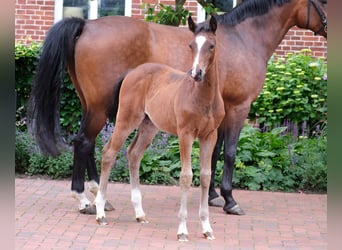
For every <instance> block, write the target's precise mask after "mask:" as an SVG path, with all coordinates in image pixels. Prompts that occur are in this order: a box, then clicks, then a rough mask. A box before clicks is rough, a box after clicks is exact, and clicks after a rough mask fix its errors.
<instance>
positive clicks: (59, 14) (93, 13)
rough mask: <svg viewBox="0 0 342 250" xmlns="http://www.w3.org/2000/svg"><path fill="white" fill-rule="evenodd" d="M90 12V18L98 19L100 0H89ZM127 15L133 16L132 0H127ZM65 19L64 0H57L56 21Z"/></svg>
mask: <svg viewBox="0 0 342 250" xmlns="http://www.w3.org/2000/svg"><path fill="white" fill-rule="evenodd" d="M89 1H90V4H89V12H88V16H89V18H88V19H96V18H97V17H98V16H97V13H98V1H97V0H89ZM125 16H132V0H125ZM62 19H63V0H55V13H54V22H55V23H57V22H58V21H60V20H62Z"/></svg>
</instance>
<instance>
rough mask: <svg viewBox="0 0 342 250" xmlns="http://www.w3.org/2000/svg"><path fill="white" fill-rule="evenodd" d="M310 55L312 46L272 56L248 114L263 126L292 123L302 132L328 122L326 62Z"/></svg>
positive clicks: (312, 129) (312, 130)
mask: <svg viewBox="0 0 342 250" xmlns="http://www.w3.org/2000/svg"><path fill="white" fill-rule="evenodd" d="M310 55H311V53H310V50H308V49H303V50H302V51H299V52H298V53H294V54H292V53H288V54H287V56H286V57H285V58H284V57H279V56H277V55H274V56H273V57H272V58H271V60H270V61H269V63H268V67H267V73H266V80H265V85H264V87H263V90H262V92H261V93H260V95H259V97H258V98H257V100H256V101H255V102H254V103H253V104H252V106H251V111H250V114H249V116H250V118H252V119H257V122H258V123H259V124H261V127H264V126H265V127H267V128H270V129H272V128H274V127H276V126H288V127H290V126H289V123H292V124H293V125H295V126H296V128H297V129H298V133H299V134H303V135H307V134H312V133H313V132H314V131H315V130H316V129H317V128H316V127H317V126H318V127H319V129H321V128H322V127H323V126H326V121H327V75H326V74H327V64H326V62H325V61H324V59H323V58H312V57H311V56H310ZM293 125H292V126H293Z"/></svg>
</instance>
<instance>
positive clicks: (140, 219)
mask: <svg viewBox="0 0 342 250" xmlns="http://www.w3.org/2000/svg"><path fill="white" fill-rule="evenodd" d="M135 219H136V220H137V222H139V223H141V224H145V223H146V224H147V223H148V220H146V218H145V217H139V218H135Z"/></svg>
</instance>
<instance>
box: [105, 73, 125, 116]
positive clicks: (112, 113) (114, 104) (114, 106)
mask: <svg viewBox="0 0 342 250" xmlns="http://www.w3.org/2000/svg"><path fill="white" fill-rule="evenodd" d="M130 71H131V69H129V70H127V71H126V72H125V73H124V74H123V75H122V76H121V77H120V78H119V80H117V82H116V84H115V87H114V90H113V98H112V103H111V105H110V106H109V107H110V108H109V109H108V110H107V116H108V118H109V119H111V120H114V121H115V118H116V114H117V113H118V109H119V96H120V89H121V86H122V82H123V81H124V80H125V77H126V76H127V74H128V73H129V72H130Z"/></svg>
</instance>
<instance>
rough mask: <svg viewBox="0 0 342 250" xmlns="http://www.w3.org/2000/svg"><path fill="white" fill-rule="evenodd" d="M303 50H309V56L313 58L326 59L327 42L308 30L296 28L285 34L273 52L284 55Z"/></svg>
mask: <svg viewBox="0 0 342 250" xmlns="http://www.w3.org/2000/svg"><path fill="white" fill-rule="evenodd" d="M304 48H309V49H311V54H312V56H314V57H320V56H322V57H327V40H326V39H325V38H324V37H322V36H318V35H317V36H315V35H314V33H313V32H312V31H310V30H305V29H299V28H297V27H294V28H292V29H291V30H289V31H288V32H287V34H286V36H285V37H284V39H283V41H282V42H281V44H280V45H279V47H278V48H277V49H276V51H275V52H276V53H277V54H278V55H285V54H286V53H287V52H295V51H299V50H301V49H304Z"/></svg>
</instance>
